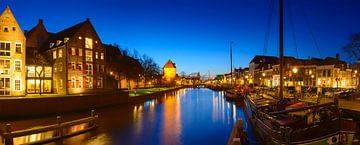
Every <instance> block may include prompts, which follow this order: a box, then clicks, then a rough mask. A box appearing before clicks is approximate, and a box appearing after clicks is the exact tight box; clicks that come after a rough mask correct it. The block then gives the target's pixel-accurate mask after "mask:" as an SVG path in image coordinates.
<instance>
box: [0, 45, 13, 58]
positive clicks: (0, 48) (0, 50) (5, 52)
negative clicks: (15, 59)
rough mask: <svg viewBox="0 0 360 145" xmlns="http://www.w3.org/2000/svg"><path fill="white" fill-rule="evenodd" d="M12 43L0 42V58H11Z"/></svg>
mask: <svg viewBox="0 0 360 145" xmlns="http://www.w3.org/2000/svg"><path fill="white" fill-rule="evenodd" d="M10 46H11V44H10V42H0V56H10Z"/></svg>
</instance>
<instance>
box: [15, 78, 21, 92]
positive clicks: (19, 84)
mask: <svg viewBox="0 0 360 145" xmlns="http://www.w3.org/2000/svg"><path fill="white" fill-rule="evenodd" d="M16 81H19V89H16ZM14 90H15V91H21V80H19V79H16V80H14Z"/></svg>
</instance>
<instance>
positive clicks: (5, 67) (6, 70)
mask: <svg viewBox="0 0 360 145" xmlns="http://www.w3.org/2000/svg"><path fill="white" fill-rule="evenodd" d="M0 74H10V60H0Z"/></svg>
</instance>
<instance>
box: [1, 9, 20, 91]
mask: <svg viewBox="0 0 360 145" xmlns="http://www.w3.org/2000/svg"><path fill="white" fill-rule="evenodd" d="M25 43H26V42H25V36H24V34H23V33H22V30H21V29H20V26H19V25H18V23H17V21H16V19H15V17H14V15H13V14H12V12H11V10H10V8H9V7H7V8H6V9H5V11H4V12H3V13H2V14H1V16H0V96H4V95H6V96H10V95H11V96H22V95H25V82H24V81H25V72H26V70H25V55H26V54H25Z"/></svg>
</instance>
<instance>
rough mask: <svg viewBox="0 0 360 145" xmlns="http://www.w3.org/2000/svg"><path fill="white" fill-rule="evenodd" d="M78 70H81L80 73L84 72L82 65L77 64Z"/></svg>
mask: <svg viewBox="0 0 360 145" xmlns="http://www.w3.org/2000/svg"><path fill="white" fill-rule="evenodd" d="M77 69H78V70H80V71H81V70H82V63H78V64H77Z"/></svg>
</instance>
